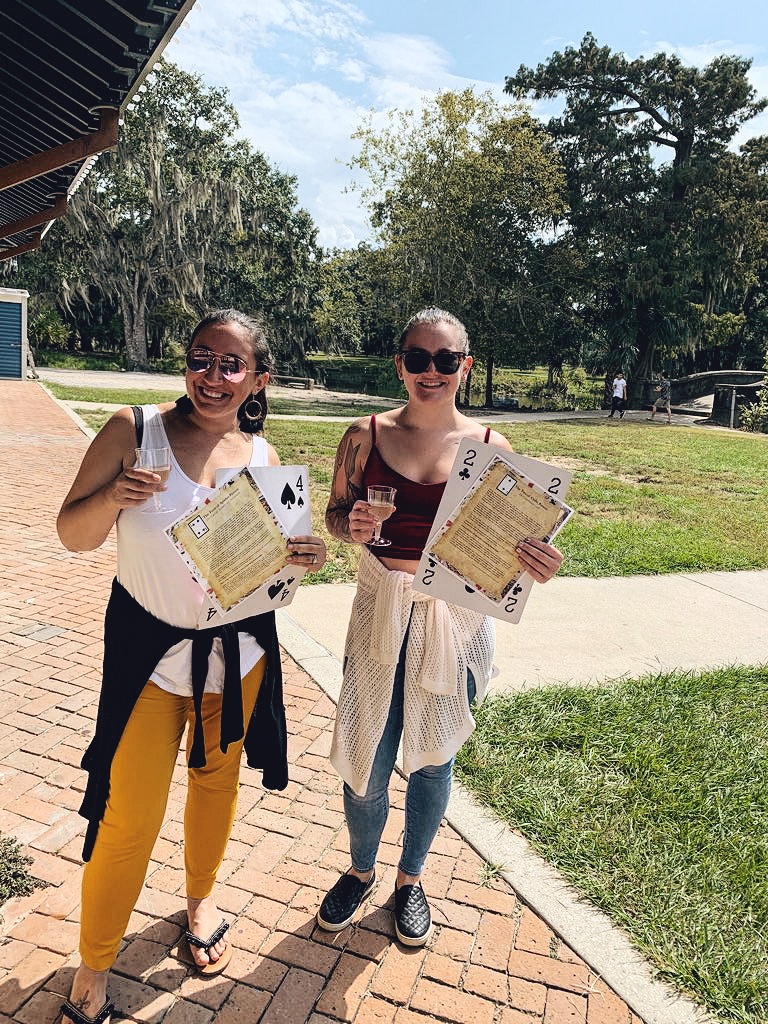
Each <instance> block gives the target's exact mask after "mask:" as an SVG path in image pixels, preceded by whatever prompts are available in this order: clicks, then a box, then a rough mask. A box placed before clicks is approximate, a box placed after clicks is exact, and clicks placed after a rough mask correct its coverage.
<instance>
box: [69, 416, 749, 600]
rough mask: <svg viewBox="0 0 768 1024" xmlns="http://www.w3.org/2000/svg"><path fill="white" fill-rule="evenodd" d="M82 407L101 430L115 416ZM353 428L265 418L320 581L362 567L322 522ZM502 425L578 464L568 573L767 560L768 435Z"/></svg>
mask: <svg viewBox="0 0 768 1024" xmlns="http://www.w3.org/2000/svg"><path fill="white" fill-rule="evenodd" d="M305 408H306V407H305ZM78 411H79V412H80V414H81V415H82V416H83V418H84V419H85V420H86V422H88V424H89V426H91V427H93V428H94V429H98V428H99V427H100V426H101V425H102V423H103V422H104V421H105V420H106V419H107V418H108V416H109V414H108V413H98V414H97V413H93V412H89V411H87V410H82V409H81V410H78ZM369 411H370V410H369ZM345 429H346V424H344V423H334V422H328V423H323V422H321V421H312V422H307V421H300V420H271V421H268V430H267V434H268V438H269V440H270V441H271V443H272V444H273V445H274V446H275V448H276V449H277V450H278V452H279V453H280V457H281V459H282V461H283V462H284V463H291V462H293V463H298V464H304V463H306V464H307V465H308V466H309V467H310V476H311V479H312V483H313V493H312V519H313V526H314V529H315V530H316V531H317V532H318V533H320V534H321V535H322V536H324V537H325V540H326V543H327V545H328V550H329V552H330V558H329V560H328V562H327V563H326V565H325V566H324V568H323V569H322V571H321V572H320V573H317V574H315V575H314V576H313V577H312V579H313V581H319V582H332V581H339V582H343V581H349V580H353V579H354V577H355V573H356V571H357V561H358V557H359V550H358V548H357V547H356V546H354V545H349V544H343V543H341V542H340V541H337V540H335V539H334V538H332V537H330V535H328V534H327V533H326V532H325V525H324V513H325V506H326V504H327V501H328V495H329V493H330V484H331V474H332V472H333V463H334V457H335V453H336V447H337V445H338V443H339V439H340V438H341V435H342V433H343V432H344V430H345ZM498 429H499V430H500V432H501V433H503V434H504V435H505V436H506V437H507V438H509V441H510V443H511V444H512V447H513V448H515V449H516V450H517V451H520V452H524V453H525V454H526V455H532V456H534V457H536V458H542V459H545V460H548V461H554V462H555V463H557V464H559V465H562V466H563V467H564V468H565V467H567V468H568V469H570V470H572V471H573V472H574V480H573V484H572V485H571V489H570V491H569V493H568V502H569V504H571V505H573V507H574V508H575V510H576V512H575V515H574V516H572V517H571V520H570V522H569V523H568V525H567V526H566V527H565V529H564V530H563V531H562V533H561V534H560V535H559V537H558V542H557V543H558V546H559V547H561V548H562V549H563V551H564V552H565V555H566V558H565V562H564V564H563V568H562V570H561V573H562V575H565V576H582V577H606V576H630V575H634V574H646V575H647V574H656V573H671V572H707V571H715V570H719V571H723V572H730V571H734V570H738V569H765V568H768V517H766V514H765V509H766V507H768V437H764V436H762V435H757V434H744V433H735V432H730V431H715V430H705V429H702V428H700V427H676V428H675V429H674V430H666V429H665V430H657V429H647V428H646V427H645V425H644V424H642V423H623V424H622V426H621V428H620V429H616V428H615V425H614V424H610V425H609V424H608V423H606V422H604V421H602V420H600V421H598V422H596V423H595V422H592V423H588V424H587V423H580V422H562V421H561V422H558V423H548V422H542V421H538V422H531V423H503V424H499V425H498Z"/></svg>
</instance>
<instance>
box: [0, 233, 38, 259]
mask: <svg viewBox="0 0 768 1024" xmlns="http://www.w3.org/2000/svg"><path fill="white" fill-rule="evenodd" d="M41 244H42V236H41V234H40V232H39V231H38V233H37V234H36V235H33V236H32V239H31V241H29V242H27V243H26V245H16V246H14V247H13V249H0V261H2V260H12V259H13V257H14V256H21V254H22V253H23V252H33V251H34V250H35V249H39V248H40V246H41Z"/></svg>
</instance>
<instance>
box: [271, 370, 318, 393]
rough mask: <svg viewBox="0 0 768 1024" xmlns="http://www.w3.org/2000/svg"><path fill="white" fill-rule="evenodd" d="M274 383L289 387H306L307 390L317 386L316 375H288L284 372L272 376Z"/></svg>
mask: <svg viewBox="0 0 768 1024" xmlns="http://www.w3.org/2000/svg"><path fill="white" fill-rule="evenodd" d="M272 382H273V383H274V384H279V385H282V386H283V387H289V388H304V389H305V390H307V391H311V390H312V388H313V387H314V386H315V378H314V377H286V376H285V375H284V374H282V373H279V374H277V375H276V376H275V377H273V378H272Z"/></svg>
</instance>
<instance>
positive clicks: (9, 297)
mask: <svg viewBox="0 0 768 1024" xmlns="http://www.w3.org/2000/svg"><path fill="white" fill-rule="evenodd" d="M28 298H29V292H27V291H22V290H21V289H19V288H0V378H13V379H14V380H25V379H26V376H27V299H28Z"/></svg>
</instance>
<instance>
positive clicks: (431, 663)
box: [331, 548, 495, 796]
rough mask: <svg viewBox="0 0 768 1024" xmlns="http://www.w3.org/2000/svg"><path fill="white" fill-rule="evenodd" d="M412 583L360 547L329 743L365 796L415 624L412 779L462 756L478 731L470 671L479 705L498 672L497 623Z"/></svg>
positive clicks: (408, 752)
mask: <svg viewBox="0 0 768 1024" xmlns="http://www.w3.org/2000/svg"><path fill="white" fill-rule="evenodd" d="M412 582H413V576H412V575H411V574H410V573H406V572H396V571H391V570H389V569H386V568H385V567H384V566H383V565H382V564H381V562H379V560H378V559H377V558H375V557H374V556H373V555H372V554H371V553H370V551H368V549H367V548H365V549H363V553H362V556H361V559H360V570H359V573H358V581H357V593H356V594H355V600H354V603H353V605H352V616H351V618H350V622H349V629H348V631H347V640H346V646H345V650H344V681H343V684H342V687H341V695H340V697H339V704H338V708H337V711H336V725H335V728H334V732H333V743H332V746H331V764H332V765H333V766H334V768H335V769H336V771H337V772H338V773H339V775H340V776H341V777H342V779H344V781H345V782H346V783H347V784H348V785H349V786H350V788H351V789H352V790H353V791H354V792H355V793H357V794H358V796H364V795H365V792H366V790H367V788H368V780H369V779H370V777H371V770H372V768H373V760H374V757H375V755H376V750H377V748H378V745H379V743H380V741H381V737H382V735H383V733H384V726H385V724H386V721H387V715H388V714H389V706H390V704H391V701H392V690H393V684H394V679H395V668H396V666H397V661H398V657H399V654H400V648H401V647H402V643H403V637H404V636H405V631H406V629H407V628H408V621H409V619H410V622H411V629H410V633H409V636H408V648H407V652H406V662H405V700H404V713H403V718H404V722H403V768H404V770H405V771H406V773H408V774H410V773H411V772H414V771H418V769H419V768H423V767H424V766H425V765H438V764H445V763H446V761H449V760H450V759H451V758H452V757H453V756H454V754H456V752H457V751H458V750H459V748H460V747H461V745H462V743H464V741H465V740H466V739H467V737H468V736H470V735H471V733H472V731H473V730H474V728H475V721H474V719H473V718H472V714H471V712H470V709H469V701H468V699H467V685H466V683H467V669H468V668H469V669H471V671H472V675H473V676H474V678H475V684H476V687H477V699H478V700H482V698H483V697H484V696H485V691H486V689H487V686H488V682H489V680H490V678H491V675H492V673H493V654H494V649H495V630H494V623H493V620H492V619H490V618H488V616H486V615H481V614H479V613H478V612H472V611H469V610H468V609H466V608H460V607H459V606H458V605H454V604H448V603H447V602H446V601H442V600H440V599H439V598H432V597H428V596H427V595H426V594H422V593H419V592H417V591H414V590H413V589H412V587H411V584H412ZM411 609H413V614H412V615H411Z"/></svg>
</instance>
